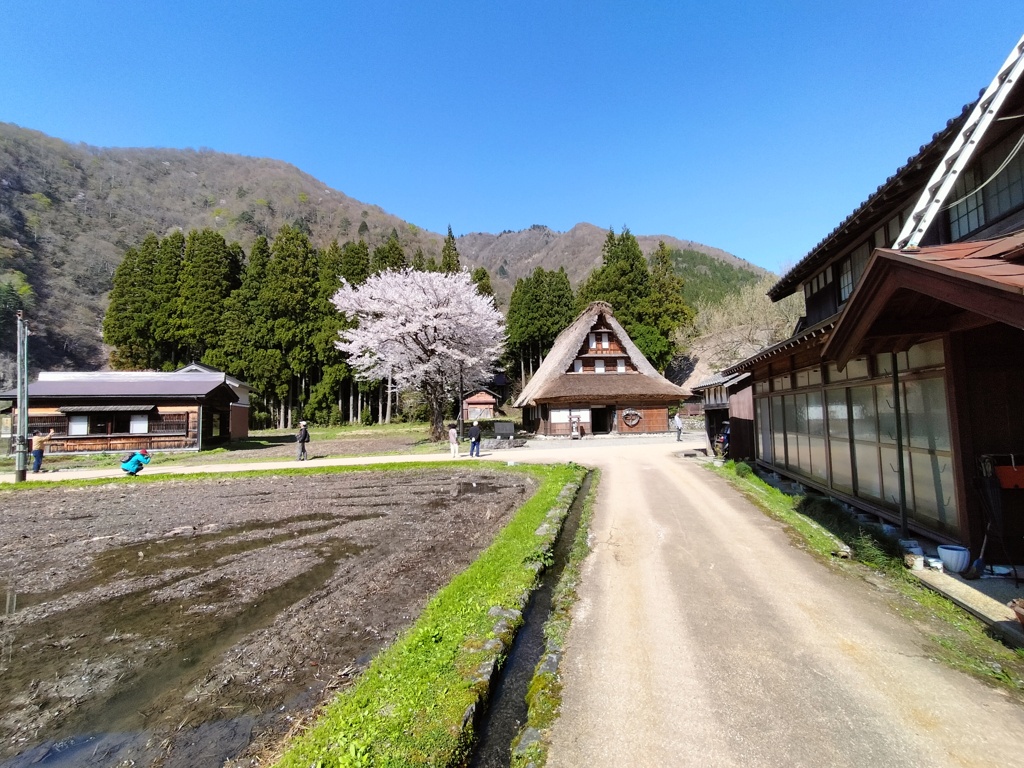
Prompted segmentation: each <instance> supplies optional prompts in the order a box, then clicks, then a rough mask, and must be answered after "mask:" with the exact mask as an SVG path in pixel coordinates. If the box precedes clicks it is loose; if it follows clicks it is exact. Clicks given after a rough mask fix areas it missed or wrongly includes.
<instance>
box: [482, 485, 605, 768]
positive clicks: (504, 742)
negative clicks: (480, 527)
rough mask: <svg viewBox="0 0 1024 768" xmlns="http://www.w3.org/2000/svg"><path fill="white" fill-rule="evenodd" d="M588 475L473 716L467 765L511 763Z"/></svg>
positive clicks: (488, 767)
mask: <svg viewBox="0 0 1024 768" xmlns="http://www.w3.org/2000/svg"><path fill="white" fill-rule="evenodd" d="M592 478H593V472H588V473H587V475H586V476H585V477H584V478H583V482H582V484H581V485H580V488H579V491H578V492H577V494H576V498H575V499H574V500H573V503H572V504H571V505H570V507H569V511H568V514H567V515H566V517H565V521H564V523H563V524H562V530H561V532H560V533H559V535H558V538H557V540H556V542H555V547H554V550H553V552H552V563H551V565H550V566H549V567H548V568H547V569H545V571H544V573H543V575H542V576H541V583H540V586H539V587H538V588H537V589H536V590H535V591H534V592H533V594H532V595H531V597H530V600H529V602H528V603H527V604H526V608H525V609H524V611H523V623H522V626H521V627H520V628H519V631H518V632H517V633H516V636H515V639H514V640H513V641H512V646H511V648H510V649H509V653H508V656H507V657H506V659H505V664H504V665H503V666H502V668H501V671H500V673H498V674H497V675H496V676H495V677H494V678H492V685H491V693H490V698H489V702H488V705H487V709H486V710H485V711H484V712H483V713H482V715H480V716H479V718H478V724H477V727H476V732H477V736H478V738H477V743H476V747H475V748H474V751H473V756H472V758H471V760H470V762H469V768H508V766H509V765H510V763H511V751H512V744H513V742H514V740H515V739H516V737H517V736H518V735H519V732H520V730H521V729H522V727H523V725H524V724H525V722H526V717H527V703H526V695H527V691H528V689H529V687H530V682H531V681H532V679H533V676H534V672H535V670H536V669H537V665H538V664H539V663H540V661H541V657H542V656H543V655H544V652H545V640H544V625H545V623H546V622H547V620H548V617H549V615H550V614H551V599H552V595H553V593H554V590H555V587H556V585H557V584H558V581H559V579H560V578H561V576H562V571H563V570H564V568H565V565H566V563H567V562H568V560H569V553H570V551H571V550H572V545H573V541H574V540H575V538H576V531H577V529H578V528H579V523H580V518H581V516H582V514H583V507H584V504H585V502H586V499H587V497H588V496H589V494H590V486H591V481H592ZM502 618H503V619H506V620H507V619H511V618H513V617H504V616H503V617H502ZM549 664H555V665H557V660H554V661H552V660H551V659H545V669H546V667H547V666H548V665H549ZM546 671H551V670H546Z"/></svg>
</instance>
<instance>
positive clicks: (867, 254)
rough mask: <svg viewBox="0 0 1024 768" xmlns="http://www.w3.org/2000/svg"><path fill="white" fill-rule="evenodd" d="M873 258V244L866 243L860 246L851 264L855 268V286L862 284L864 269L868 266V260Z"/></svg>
mask: <svg viewBox="0 0 1024 768" xmlns="http://www.w3.org/2000/svg"><path fill="white" fill-rule="evenodd" d="M870 258H871V243H864V244H863V245H860V246H858V248H857V250H855V251H854V252H853V255H852V256H851V257H850V263H851V266H852V268H853V284H854V285H857V283H858V282H860V278H861V275H863V274H864V269H865V267H867V265H868V259H870Z"/></svg>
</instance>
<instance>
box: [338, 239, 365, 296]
mask: <svg viewBox="0 0 1024 768" xmlns="http://www.w3.org/2000/svg"><path fill="white" fill-rule="evenodd" d="M341 276H342V277H343V278H344V279H345V281H346V282H347V283H350V284H352V285H362V284H363V283H364V282H366V278H368V277H369V276H370V248H369V246H367V245H366V243H364V242H363V241H362V240H360V241H358V242H355V243H352V242H348V243H345V245H344V246H342V249H341Z"/></svg>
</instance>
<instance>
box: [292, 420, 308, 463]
mask: <svg viewBox="0 0 1024 768" xmlns="http://www.w3.org/2000/svg"><path fill="white" fill-rule="evenodd" d="M295 439H296V440H298V442H299V461H305V460H306V443H308V442H309V430H308V429H306V422H304V421H300V422H299V434H298V435H296V436H295Z"/></svg>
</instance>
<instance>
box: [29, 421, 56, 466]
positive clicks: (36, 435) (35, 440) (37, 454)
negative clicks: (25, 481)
mask: <svg viewBox="0 0 1024 768" xmlns="http://www.w3.org/2000/svg"><path fill="white" fill-rule="evenodd" d="M51 437H53V430H52V429H51V430H50V432H49V434H47V435H46V436H43V434H42V433H41V432H40V431H39V430H38V429H37V430H36V431H35V432H33V433H32V471H33V472H38V471H39V469H40V467H42V466H43V450H44V447H45V446H46V443H47V442H48V441H49V439H50V438H51Z"/></svg>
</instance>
